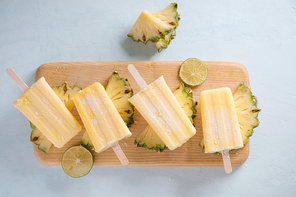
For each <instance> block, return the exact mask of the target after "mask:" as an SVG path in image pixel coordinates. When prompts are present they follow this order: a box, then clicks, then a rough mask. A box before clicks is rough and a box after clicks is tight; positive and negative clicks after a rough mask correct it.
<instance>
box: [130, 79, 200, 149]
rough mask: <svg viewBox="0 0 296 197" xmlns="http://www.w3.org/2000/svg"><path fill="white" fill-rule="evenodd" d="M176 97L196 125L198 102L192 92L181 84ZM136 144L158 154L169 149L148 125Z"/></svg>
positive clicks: (175, 93)
mask: <svg viewBox="0 0 296 197" xmlns="http://www.w3.org/2000/svg"><path fill="white" fill-rule="evenodd" d="M174 96H175V97H176V99H177V101H178V103H179V104H180V106H181V108H182V109H183V110H184V112H185V113H186V115H187V116H188V118H189V119H190V121H191V123H192V124H194V123H193V120H194V118H195V116H196V109H195V107H196V105H197V102H196V100H195V99H194V98H193V93H192V90H191V89H190V88H187V87H186V86H185V85H184V84H183V83H181V84H180V86H179V87H178V89H177V90H176V91H174ZM135 144H136V145H137V146H138V147H145V148H146V149H148V150H156V151H158V152H162V151H163V150H164V149H165V148H167V147H166V145H165V144H164V143H163V141H162V140H161V139H160V138H159V137H158V135H157V134H156V133H155V132H154V131H153V129H152V128H151V127H150V125H147V126H146V128H145V129H144V131H143V132H142V133H141V134H140V135H139V136H138V137H137V139H136V140H135Z"/></svg>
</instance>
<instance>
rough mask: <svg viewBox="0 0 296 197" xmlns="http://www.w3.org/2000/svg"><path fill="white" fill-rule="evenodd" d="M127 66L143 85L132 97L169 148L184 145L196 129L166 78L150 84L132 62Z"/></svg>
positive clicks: (132, 101)
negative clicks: (147, 83)
mask: <svg viewBox="0 0 296 197" xmlns="http://www.w3.org/2000/svg"><path fill="white" fill-rule="evenodd" d="M128 69H129V71H130V72H131V74H132V75H133V77H134V78H135V80H136V81H137V83H138V84H139V86H140V87H141V89H142V90H141V91H140V92H138V93H137V94H136V95H134V96H133V97H132V98H130V99H129V101H130V102H131V103H132V104H133V105H134V106H135V107H136V109H137V110H138V111H139V112H140V114H141V115H142V116H143V117H144V118H145V120H146V121H147V122H148V124H149V125H150V126H151V127H152V128H153V130H154V131H155V132H156V133H157V135H158V136H159V137H160V138H161V139H162V141H163V142H164V143H165V144H166V146H167V147H168V148H169V149H170V150H174V149H176V148H178V147H180V146H182V145H183V144H184V143H185V142H186V141H188V140H189V139H190V138H191V137H192V136H193V135H195V133H196V130H195V128H194V126H193V125H192V123H191V122H190V120H189V119H188V117H187V116H186V114H185V112H184V110H182V108H181V106H180V104H179V103H178V101H177V100H176V98H175V96H174V95H173V93H172V91H171V90H170V88H169V87H168V85H167V84H166V82H165V80H164V78H163V77H162V76H161V77H160V78H158V79H157V80H156V81H154V82H153V83H151V84H150V85H148V86H147V85H146V83H145V81H144V80H143V79H142V77H141V76H140V74H139V73H138V71H137V70H136V68H135V67H134V66H133V65H131V64H130V65H128Z"/></svg>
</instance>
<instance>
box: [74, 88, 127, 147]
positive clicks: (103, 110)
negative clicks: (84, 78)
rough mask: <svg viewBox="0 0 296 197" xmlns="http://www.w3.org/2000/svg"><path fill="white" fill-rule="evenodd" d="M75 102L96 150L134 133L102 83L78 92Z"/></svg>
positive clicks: (109, 145)
mask: <svg viewBox="0 0 296 197" xmlns="http://www.w3.org/2000/svg"><path fill="white" fill-rule="evenodd" d="M74 104H75V106H76V108H77V111H78V113H79V115H80V117H81V119H82V122H83V124H84V126H85V128H86V132H87V133H88V135H89V137H90V139H91V141H92V143H93V145H94V148H95V151H96V152H98V153H100V152H102V151H104V150H106V149H107V148H109V147H111V146H113V145H115V144H117V143H118V141H120V140H122V139H123V138H126V137H130V136H131V135H132V134H131V132H130V131H129V129H128V128H127V126H126V124H125V123H124V121H123V120H122V118H121V116H120V114H119V113H118V111H117V109H116V108H115V106H114V104H113V103H112V101H111V100H110V98H109V97H108V95H107V93H106V91H105V89H104V87H103V86H102V85H101V84H100V83H98V82H96V83H94V84H92V85H90V86H88V87H87V88H85V89H83V90H81V91H80V92H78V93H77V94H76V95H75V96H74Z"/></svg>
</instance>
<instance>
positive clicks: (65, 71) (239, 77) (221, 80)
mask: <svg viewBox="0 0 296 197" xmlns="http://www.w3.org/2000/svg"><path fill="white" fill-rule="evenodd" d="M181 63H182V61H157V62H153V61H134V62H132V61H130V62H57V63H47V64H44V65H42V66H40V67H39V68H38V70H37V72H36V75H35V81H36V80H38V79H39V78H40V77H42V76H43V77H44V78H45V79H46V81H47V82H48V83H49V85H50V86H58V85H61V84H62V83H64V82H65V81H67V82H68V83H69V85H71V86H73V85H78V86H80V87H82V88H85V87H87V86H89V85H91V84H92V83H94V82H100V83H102V84H103V85H104V86H105V87H106V85H107V82H108V79H109V77H110V76H111V74H112V72H113V71H118V72H119V74H120V76H121V77H124V78H127V79H128V80H129V82H130V85H131V87H132V88H133V90H134V94H136V93H137V92H139V91H140V88H139V86H138V85H137V84H136V82H135V80H134V79H133V77H132V76H131V74H130V73H129V72H128V70H127V65H128V64H134V65H135V66H136V68H137V69H138V71H139V72H140V74H141V75H142V77H143V78H144V80H145V81H146V83H147V84H149V83H151V82H153V81H154V80H155V79H157V78H158V77H160V76H161V75H163V76H164V78H165V80H166V82H167V84H168V86H169V87H170V88H171V90H172V91H175V90H176V89H177V88H178V86H179V83H180V79H179V77H178V69H179V67H180V65H181ZM205 63H206V65H207V66H208V72H209V75H208V78H207V80H206V81H205V82H204V83H203V84H202V85H200V86H197V87H194V88H193V89H192V90H193V95H194V98H195V99H196V100H197V101H198V103H199V94H200V92H201V91H202V90H206V89H211V88H219V87H223V86H227V87H229V88H231V90H232V92H233V93H234V92H235V91H236V89H237V87H238V86H239V84H240V83H241V82H242V81H244V82H245V83H246V84H247V85H249V76H248V72H247V70H246V68H245V67H244V66H243V65H242V64H240V63H235V62H214V61H208V62H205ZM72 113H73V115H74V116H75V117H76V119H77V120H78V121H79V122H80V123H81V125H82V122H81V119H80V117H79V115H78V113H77V111H76V109H75V107H74V109H73V110H72ZM134 120H135V123H134V124H133V126H132V127H131V128H130V131H131V132H132V134H133V135H132V136H131V137H130V138H127V139H124V140H122V141H120V142H119V144H120V146H121V147H122V150H123V151H124V152H125V154H126V156H127V158H128V159H129V162H130V163H129V166H164V167H165V166H170V167H178V166H188V167H223V161H222V156H221V155H214V154H206V153H203V152H202V150H201V148H200V147H199V142H200V140H201V139H202V126H201V115H200V106H199V104H198V105H197V117H196V118H195V119H194V123H195V127H196V130H197V133H196V135H195V136H193V137H192V138H191V139H190V140H189V141H188V142H186V143H185V144H184V145H183V146H182V147H179V148H177V149H176V150H174V151H171V150H168V149H166V150H164V151H163V152H161V153H158V152H156V151H148V150H146V149H145V148H142V147H136V146H135V145H134V141H135V139H136V138H137V136H138V135H139V134H140V133H141V132H142V131H143V129H144V128H145V126H146V125H147V122H146V121H145V120H144V119H143V118H142V117H141V115H140V114H139V113H138V112H136V113H135V115H134ZM84 132H85V128H84V127H83V129H82V131H81V132H80V133H79V134H78V135H77V136H75V137H74V138H73V139H72V140H71V141H70V142H68V143H67V144H66V145H65V146H64V147H63V148H61V149H58V148H56V147H54V146H52V147H51V149H50V151H49V153H48V154H45V153H43V152H42V151H40V150H39V149H38V147H37V146H36V145H34V153H35V156H36V158H37V159H38V161H39V162H41V163H42V164H44V165H49V166H59V165H61V158H62V155H63V153H64V152H65V150H66V149H68V148H69V147H70V146H73V145H78V144H79V142H80V139H81V138H82V135H83V133H84ZM249 144H250V143H248V144H247V145H246V146H245V147H244V148H242V149H239V150H235V151H232V152H231V153H230V158H231V162H232V166H233V167H235V166H239V165H241V164H242V163H244V161H245V160H246V159H247V158H248V155H249ZM93 156H94V165H95V166H121V164H120V162H119V160H118V158H117V157H116V155H115V153H114V152H113V150H112V148H109V149H108V150H106V151H104V152H102V153H100V154H98V153H96V152H94V151H93Z"/></svg>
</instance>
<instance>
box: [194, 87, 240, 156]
mask: <svg viewBox="0 0 296 197" xmlns="http://www.w3.org/2000/svg"><path fill="white" fill-rule="evenodd" d="M199 99H200V110H201V117H202V127H203V136H204V145H205V153H214V152H220V151H222V150H231V149H238V148H242V147H243V141H242V136H241V132H240V128H239V123H238V118H237V114H236V111H235V105H234V100H233V96H232V93H231V90H230V89H229V88H228V87H222V88H218V89H211V90H204V91H202V92H201V93H200V97H199Z"/></svg>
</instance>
